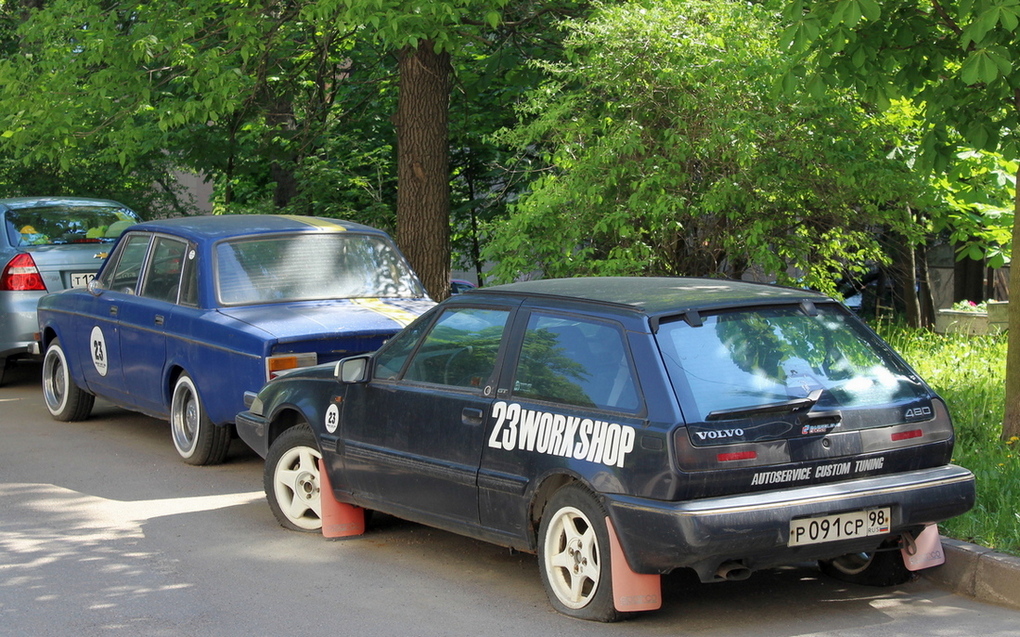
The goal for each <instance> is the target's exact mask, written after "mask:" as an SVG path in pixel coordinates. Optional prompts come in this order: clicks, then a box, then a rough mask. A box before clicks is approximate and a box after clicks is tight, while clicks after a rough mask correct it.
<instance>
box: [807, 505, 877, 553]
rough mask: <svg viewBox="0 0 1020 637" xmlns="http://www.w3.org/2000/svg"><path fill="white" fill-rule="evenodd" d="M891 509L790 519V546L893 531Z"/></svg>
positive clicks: (836, 540) (850, 538)
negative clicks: (890, 527) (890, 524)
mask: <svg viewBox="0 0 1020 637" xmlns="http://www.w3.org/2000/svg"><path fill="white" fill-rule="evenodd" d="M890 521H891V518H890V516H889V508H888V507H886V508H882V509H868V510H866V511H851V512H850V513H841V514H839V515H825V516H822V517H817V518H801V519H799V520H790V541H789V542H788V544H787V545H788V546H803V545H805V544H821V543H822V542H838V541H840V540H852V539H853V538H857V537H868V536H869V535H882V534H884V533H888V532H889V523H890Z"/></svg>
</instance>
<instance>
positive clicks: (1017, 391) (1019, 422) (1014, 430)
mask: <svg viewBox="0 0 1020 637" xmlns="http://www.w3.org/2000/svg"><path fill="white" fill-rule="evenodd" d="M1015 185H1016V186H1017V189H1016V197H1015V199H1014V201H1013V215H1014V219H1020V170H1018V171H1017V175H1016V183H1015ZM1013 246H1014V250H1015V249H1016V246H1020V223H1016V222H1014V223H1013ZM1011 270H1014V271H1012V272H1010V277H1009V299H1010V303H1009V344H1008V346H1007V348H1006V408H1005V412H1004V414H1003V418H1002V439H1003V440H1009V439H1010V438H1013V437H1020V268H1011Z"/></svg>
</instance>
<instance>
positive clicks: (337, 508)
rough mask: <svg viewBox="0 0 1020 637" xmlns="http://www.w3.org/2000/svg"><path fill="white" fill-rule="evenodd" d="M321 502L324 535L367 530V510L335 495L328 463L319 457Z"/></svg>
mask: <svg viewBox="0 0 1020 637" xmlns="http://www.w3.org/2000/svg"><path fill="white" fill-rule="evenodd" d="M319 502H320V507H321V512H320V516H321V517H322V535H323V537H330V538H333V537H351V536H354V535H362V534H363V533H364V532H365V510H364V509H362V508H361V507H356V506H354V505H353V504H347V503H346V502H340V501H339V500H337V499H336V496H334V495H333V487H332V485H330V483H329V474H328V473H326V465H325V463H323V462H322V459H321V458H320V459H319Z"/></svg>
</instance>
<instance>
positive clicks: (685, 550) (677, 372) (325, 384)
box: [236, 278, 974, 621]
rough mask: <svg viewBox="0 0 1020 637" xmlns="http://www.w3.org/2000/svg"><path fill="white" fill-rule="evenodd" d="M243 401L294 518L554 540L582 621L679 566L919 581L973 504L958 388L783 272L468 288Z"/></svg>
mask: <svg viewBox="0 0 1020 637" xmlns="http://www.w3.org/2000/svg"><path fill="white" fill-rule="evenodd" d="M246 404H247V405H248V406H249V409H248V410H247V411H245V412H242V413H241V414H239V415H238V417H237V419H236V424H237V429H238V432H239V434H240V436H241V437H242V438H243V439H244V440H245V441H246V442H247V443H248V444H249V445H251V446H252V447H253V448H254V449H255V450H257V451H258V452H259V453H261V454H262V455H263V456H264V457H266V459H267V462H266V469H265V487H266V493H267V496H268V500H269V504H270V507H271V509H272V510H273V512H274V513H275V515H276V517H277V519H278V520H279V521H280V523H281V524H282V525H283V526H285V527H288V528H291V529H297V530H308V531H317V530H319V529H320V528H322V526H323V521H322V516H323V507H324V506H325V504H326V503H327V502H328V503H331V504H335V503H340V506H349V507H350V508H351V510H352V511H357V510H358V509H357V507H363V508H365V509H371V510H376V511H382V512H385V513H389V514H392V515H395V516H399V517H402V518H406V519H409V520H414V521H417V522H420V523H422V524H427V525H432V526H435V527H439V528H443V529H448V530H451V531H454V532H457V533H462V534H465V535H468V536H471V537H475V538H480V539H483V540H487V541H490V542H494V543H497V544H501V545H505V546H510V547H514V548H516V549H520V550H523V551H528V552H533V553H537V555H538V564H539V571H540V574H541V576H542V581H543V583H544V585H545V588H546V591H547V593H548V597H549V600H550V602H551V603H552V605H553V606H554V607H555V608H556V609H557V610H559V611H561V612H563V613H565V614H567V615H570V616H574V617H579V618H583V619H593V620H601V621H611V620H614V619H617V618H619V617H620V616H621V614H624V613H628V612H633V611H639V610H650V609H654V608H657V607H659V605H660V591H659V588H658V584H659V580H658V577H659V575H661V574H664V573H668V572H670V571H672V570H674V569H677V568H690V569H693V570H694V571H695V572H696V573H697V574H698V576H699V577H700V578H701V580H702V581H705V582H712V581H725V580H733V579H743V578H746V577H748V576H749V575H750V574H751V573H752V572H753V571H755V570H758V569H763V568H769V567H774V566H778V565H783V564H791V563H798V562H803V561H805V560H817V561H818V562H819V564H820V566H821V568H822V570H823V571H825V572H826V573H828V574H830V575H833V576H835V577H839V578H842V579H845V580H849V581H854V582H858V583H863V584H875V585H892V584H899V583H902V582H904V581H906V580H907V579H908V578H909V577H910V573H911V571H912V570H917V569H919V568H924V567H926V566H930V565H932V564H934V563H938V557H939V555H940V550H939V547H938V532H937V527H936V526H935V524H936V523H938V522H939V521H941V520H944V519H946V518H949V517H952V516H955V515H958V514H960V513H963V512H965V511H967V510H968V509H970V508H971V507H972V506H973V503H974V477H973V475H972V474H971V473H970V472H969V471H967V470H966V469H963V468H960V467H957V466H954V465H952V464H950V458H951V453H952V449H953V441H954V436H953V427H952V423H951V421H950V417H949V412H948V410H947V408H946V405H945V403H944V402H943V401H942V399H940V398H939V397H938V396H937V395H936V394H935V393H934V392H933V391H932V390H931V388H929V387H928V386H927V385H926V384H925V383H924V381H923V380H922V379H921V378H919V377H918V376H917V374H916V373H915V372H914V371H913V370H912V369H911V368H910V367H909V366H908V365H907V364H906V363H905V362H904V361H903V360H902V359H901V358H900V357H899V356H897V355H896V353H895V352H893V351H892V350H891V349H890V348H889V346H888V345H886V344H885V343H884V342H883V341H882V340H881V339H880V338H879V337H878V336H877V335H876V334H875V333H874V332H873V331H871V330H870V329H869V328H868V327H867V326H865V325H864V323H862V322H861V321H860V320H859V319H858V318H857V317H856V316H854V315H853V314H852V313H851V312H849V311H848V310H847V309H846V308H845V307H843V306H842V305H841V304H839V303H838V302H836V301H834V300H832V299H830V298H828V297H825V296H823V295H819V294H816V293H813V292H808V291H804V290H797V289H790V288H782V287H776V286H767V285H759V284H751V283H743V282H734V281H725V280H714V279H683V278H679V279H675V278H576V279H560V280H543V281H533V282H524V283H515V284H510V285H504V286H497V287H492V288H484V289H478V290H471V291H468V292H466V293H464V294H461V295H457V296H455V297H453V298H451V299H449V300H447V301H446V302H444V303H442V304H440V305H439V306H437V307H435V308H433V309H432V310H431V311H430V312H428V313H427V314H425V315H423V316H422V317H421V318H419V319H418V320H417V321H416V322H414V323H412V324H411V325H410V326H408V327H407V328H405V329H404V330H403V331H402V332H400V333H398V334H397V335H396V336H394V337H393V338H392V339H391V340H390V341H389V342H388V343H386V345H384V346H383V347H382V348H381V349H380V350H379V351H377V352H375V353H374V354H371V355H362V356H356V357H351V358H348V359H345V360H342V361H340V362H339V363H337V364H336V365H328V366H326V365H322V366H318V367H311V368H307V369H303V370H296V371H294V372H292V373H289V374H286V375H284V376H281V377H279V378H277V379H276V380H273V381H271V382H270V383H269V384H268V385H267V386H266V387H265V388H264V389H262V391H261V392H259V393H258V394H257V395H256V394H249V395H247V396H246ZM320 460H321V464H320V462H319V461H320ZM320 466H321V467H324V469H325V472H326V474H327V475H325V476H323V475H322V474H321V473H320V469H319V467H320ZM325 478H328V484H329V485H331V486H330V487H329V488H325V485H326V484H327V481H326V480H325Z"/></svg>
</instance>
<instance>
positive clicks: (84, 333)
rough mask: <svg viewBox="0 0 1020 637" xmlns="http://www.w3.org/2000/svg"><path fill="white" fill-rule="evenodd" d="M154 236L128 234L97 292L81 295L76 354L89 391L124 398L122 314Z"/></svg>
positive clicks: (119, 399)
mask: <svg viewBox="0 0 1020 637" xmlns="http://www.w3.org/2000/svg"><path fill="white" fill-rule="evenodd" d="M151 239H152V236H151V235H150V234H149V233H132V234H129V235H128V236H125V237H124V239H123V240H122V241H121V242H120V243H119V244H118V245H117V249H116V252H114V254H113V255H111V256H110V263H108V264H107V266H106V267H105V268H104V269H103V272H102V274H101V276H100V278H98V279H96V285H95V290H94V293H92V294H88V295H82V300H81V305H80V307H79V308H78V309H79V311H80V316H78V317H76V319H75V320H76V323H75V330H74V331H75V335H76V338H74V339H73V340H74V344H68V347H72V348H74V349H73V352H74V353H73V354H72V356H73V358H74V359H76V360H78V361H80V363H81V370H82V375H83V377H84V380H85V383H86V384H87V386H88V388H89V390H90V391H92V392H94V393H97V394H99V395H101V396H105V397H107V398H110V399H112V400H115V401H117V402H125V399H126V390H125V387H124V374H123V373H122V370H121V345H120V320H121V319H120V315H121V312H122V311H123V309H124V306H125V305H126V304H127V303H129V302H130V301H131V300H132V299H134V298H135V292H136V290H137V288H138V279H139V276H140V275H141V272H142V267H143V266H144V264H145V257H146V255H147V254H148V251H149V243H150V241H151Z"/></svg>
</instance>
